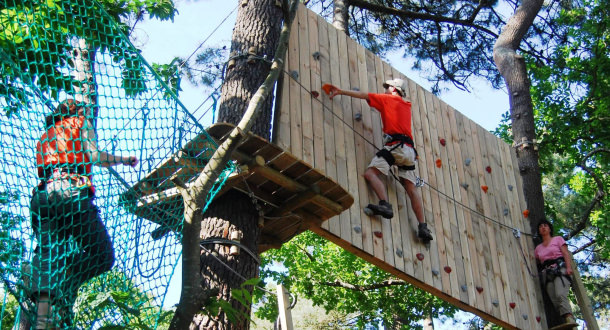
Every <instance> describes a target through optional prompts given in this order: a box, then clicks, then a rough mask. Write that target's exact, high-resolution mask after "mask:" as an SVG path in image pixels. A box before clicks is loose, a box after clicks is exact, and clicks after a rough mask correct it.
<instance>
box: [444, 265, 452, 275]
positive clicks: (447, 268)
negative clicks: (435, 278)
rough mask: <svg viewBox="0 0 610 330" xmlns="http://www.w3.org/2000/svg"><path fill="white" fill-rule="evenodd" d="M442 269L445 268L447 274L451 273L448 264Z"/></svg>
mask: <svg viewBox="0 0 610 330" xmlns="http://www.w3.org/2000/svg"><path fill="white" fill-rule="evenodd" d="M443 269H444V270H445V272H446V273H447V274H450V273H451V267H449V266H445V267H444V268H443Z"/></svg>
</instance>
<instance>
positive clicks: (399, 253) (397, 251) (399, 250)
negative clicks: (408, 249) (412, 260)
mask: <svg viewBox="0 0 610 330" xmlns="http://www.w3.org/2000/svg"><path fill="white" fill-rule="evenodd" d="M396 255H397V256H398V257H399V258H402V250H401V249H396Z"/></svg>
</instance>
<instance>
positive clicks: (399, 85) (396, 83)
mask: <svg viewBox="0 0 610 330" xmlns="http://www.w3.org/2000/svg"><path fill="white" fill-rule="evenodd" d="M389 86H393V87H394V88H396V90H397V91H398V92H399V93H400V95H402V96H405V90H406V89H407V88H406V84H405V81H404V80H402V79H400V78H396V79H391V80H386V82H385V83H384V84H383V88H388V87H389Z"/></svg>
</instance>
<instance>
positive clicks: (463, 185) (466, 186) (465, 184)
mask: <svg viewBox="0 0 610 330" xmlns="http://www.w3.org/2000/svg"><path fill="white" fill-rule="evenodd" d="M460 186H462V188H464V189H466V190H468V183H462V184H460Z"/></svg>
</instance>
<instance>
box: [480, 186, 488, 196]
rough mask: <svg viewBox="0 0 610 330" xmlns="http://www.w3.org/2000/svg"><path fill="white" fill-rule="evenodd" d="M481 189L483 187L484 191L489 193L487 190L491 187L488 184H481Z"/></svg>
mask: <svg viewBox="0 0 610 330" xmlns="http://www.w3.org/2000/svg"><path fill="white" fill-rule="evenodd" d="M481 189H483V191H484V192H485V193H486V194H487V190H488V189H489V187H488V186H481Z"/></svg>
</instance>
